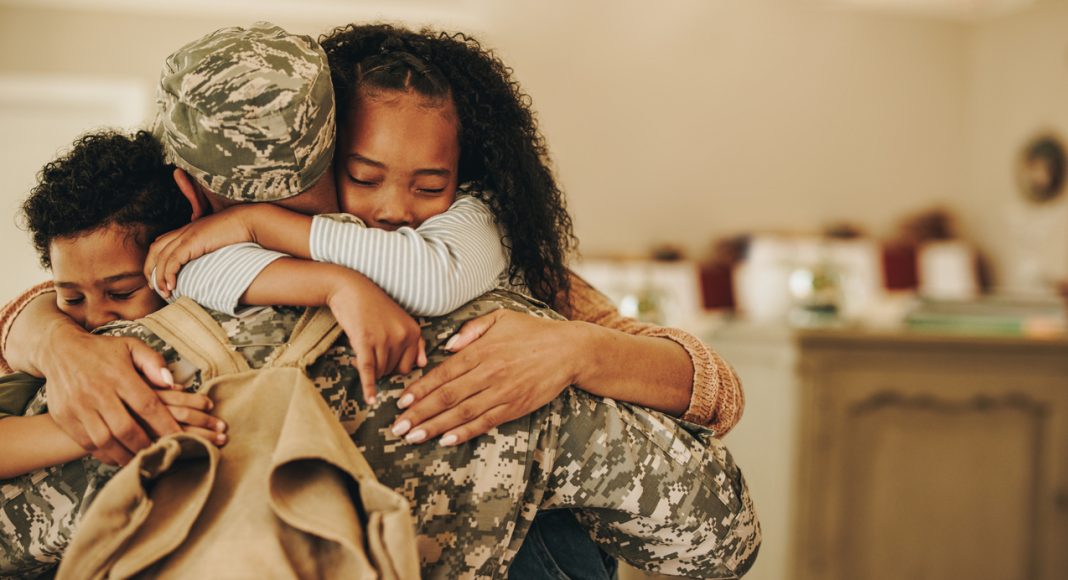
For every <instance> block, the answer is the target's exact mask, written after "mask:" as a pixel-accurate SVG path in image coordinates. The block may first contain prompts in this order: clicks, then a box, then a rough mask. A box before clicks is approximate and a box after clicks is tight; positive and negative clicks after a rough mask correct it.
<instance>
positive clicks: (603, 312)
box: [571, 274, 745, 436]
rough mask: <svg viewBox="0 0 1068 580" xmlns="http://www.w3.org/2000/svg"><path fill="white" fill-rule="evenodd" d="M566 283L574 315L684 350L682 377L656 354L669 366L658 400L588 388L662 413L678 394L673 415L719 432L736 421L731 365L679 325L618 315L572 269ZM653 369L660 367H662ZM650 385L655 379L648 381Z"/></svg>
mask: <svg viewBox="0 0 1068 580" xmlns="http://www.w3.org/2000/svg"><path fill="white" fill-rule="evenodd" d="M571 287H572V292H571V309H572V313H571V315H572V317H573V318H574V319H575V320H582V321H586V322H590V323H593V324H596V325H598V326H602V327H605V328H610V329H613V330H617V331H620V332H623V333H626V334H627V335H630V336H633V337H644V338H650V339H656V340H657V341H658V342H659V343H661V345H662V346H663V344H664V343H667V344H672V343H674V346H676V347H677V348H679V349H681V350H682V351H684V352H685V355H686V358H687V359H688V362H689V364H688V365H687V366H688V367H689V369H690V373H691V374H690V375H689V376H688V377H683V376H682V375H680V374H678V373H680V372H681V371H682V369H683V366H684V365H683V364H682V363H681V361H679V360H678V359H669V358H666V357H665V358H658V359H656V360H657V364H664V363H667V364H670V365H671V366H670V369H671V374H670V375H668V374H666V373H665V376H664V378H663V379H662V385H661V386H662V388H663V390H661V391H660V393H659V394H658V396H659V397H661V399H660V401H661V402H660V403H655V404H646V403H644V402H641V401H638V400H634V399H632V398H630V396H629V395H627V393H626V392H625V391H622V389H620V390H619V391H615V392H597V391H593V390H591V392H594V393H595V394H599V395H601V396H605V397H608V398H612V399H616V400H620V401H627V402H631V403H638V404H640V405H642V406H646V407H649V408H651V409H656V410H658V411H664V412H671V411H670V410H669V409H668V408H667V407H668V405H671V404H678V403H679V402H680V400H679V399H678V398H677V397H685V398H686V403H685V411H684V412H680V413H674V414H677V415H681V416H682V418H683V419H685V420H687V421H690V422H691V423H697V424H699V425H705V426H707V427H709V428H710V429H713V430H714V431H715V432H716V434H717V435H720V436H722V435H724V434H725V433H727V432H728V431H730V430H731V429H732V428H733V427H734V426H735V425H736V424H738V421H739V420H740V419H741V416H742V410H743V408H744V406H745V396H744V393H743V391H742V384H741V379H740V378H739V377H738V373H737V372H735V370H734V368H733V367H731V365H730V364H728V363H727V361H725V360H723V358H722V357H720V356H719V355H718V354H716V353H715V352H714V351H713V350H712V349H711V348H709V347H708V345H706V344H705V343H703V342H702V341H701V340H700V339H698V338H697V337H695V336H693V335H692V334H690V333H688V332H686V331H684V330H680V329H678V328H669V327H664V326H657V325H655V324H649V323H646V322H639V321H637V320H634V319H633V318H628V317H626V316H623V315H622V314H620V313H619V310H618V309H617V308H616V306H615V304H613V303H612V301H611V300H609V299H608V297H607V296H605V295H604V294H601V293H600V292H599V291H597V289H595V288H593V287H592V286H590V284H589V283H588V282H586V281H585V280H583V279H582V278H579V277H578V276H576V275H574V274H572V276H571ZM652 352H653V351H651V350H650V351H649V353H652ZM676 352H677V351H676ZM657 370H658V371H665V370H667V368H666V367H665V368H658V369H657ZM669 376H670V381H669ZM652 384H655V383H649V385H652ZM583 386H584V387H585V385H583ZM610 388H611V389H614V388H615V387H610ZM587 390H590V389H587Z"/></svg>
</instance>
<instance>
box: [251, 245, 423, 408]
mask: <svg viewBox="0 0 1068 580" xmlns="http://www.w3.org/2000/svg"><path fill="white" fill-rule="evenodd" d="M241 302H242V303H244V304H250V305H262V306H270V305H276V304H282V305H287V306H327V307H329V308H330V310H331V311H332V312H333V313H334V317H335V318H336V319H337V321H338V324H339V325H340V326H341V328H342V329H343V330H344V331H345V334H346V335H347V336H348V339H349V343H350V344H351V346H352V350H353V352H355V354H356V371H357V372H358V373H359V375H360V383H361V386H362V388H363V395H364V400H365V401H368V402H373V401H374V398H375V390H376V386H375V384H376V382H377V380H378V379H379V378H380V377H382V376H385V375H387V374H390V373H392V372H394V371H396V372H399V373H402V374H407V373H409V372H411V371H412V369H413V368H415V367H417V366H418V367H421V366H424V365H425V364H426V352H425V347H424V343H423V339H422V335H421V333H420V329H419V324H418V323H417V322H416V321H415V320H414V319H413V318H412V317H411V316H410V315H409V314H408V313H407V312H405V311H404V310H403V309H402V308H401V307H400V306H398V305H397V303H396V302H394V301H393V299H391V298H390V297H389V296H388V295H386V294H385V293H384V292H383V291H382V289H381V288H379V287H378V286H376V285H375V284H374V282H372V281H371V280H369V279H368V278H367V277H366V276H364V275H363V274H360V273H359V272H356V271H354V270H349V269H348V268H344V267H342V266H337V265H334V264H323V263H321V262H311V261H308V260H298V259H294V258H283V259H281V260H277V261H275V262H273V263H271V264H270V265H269V266H267V267H266V268H264V269H263V272H262V273H261V274H260V275H259V276H258V277H257V278H256V281H255V282H254V283H253V284H252V285H251V286H250V287H249V289H248V291H247V292H246V293H245V294H244V296H243V297H242V299H241Z"/></svg>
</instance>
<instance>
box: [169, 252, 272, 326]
mask: <svg viewBox="0 0 1068 580" xmlns="http://www.w3.org/2000/svg"><path fill="white" fill-rule="evenodd" d="M283 257H286V254H283V253H280V252H275V251H273V250H268V249H265V248H263V247H262V246H260V245H258V244H253V243H251V242H244V243H240V244H234V245H231V246H225V247H222V248H219V249H218V250H215V251H214V252H209V253H207V254H204V255H203V256H201V257H199V258H197V259H195V260H192V261H190V262H189V263H188V264H186V265H185V266H183V267H182V269H181V270H180V271H179V272H178V287H177V288H176V289H175V290H174V292H172V293H171V298H170V299H169V300H170V301H171V302H173V301H175V300H177V299H179V298H181V297H182V296H188V297H190V298H192V299H193V300H195V301H196V302H197V303H198V304H200V305H201V306H204V307H205V308H211V309H212V310H218V311H219V312H225V313H227V314H231V315H234V314H236V313H235V310H237V304H238V301H239V300H240V299H241V296H242V295H243V294H244V293H245V291H246V290H248V287H249V286H251V285H252V281H253V280H255V279H256V276H259V275H260V272H262V271H263V269H264V268H266V267H267V265H268V264H270V263H271V262H273V261H275V260H277V259H278V258H283Z"/></svg>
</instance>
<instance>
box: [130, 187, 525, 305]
mask: <svg viewBox="0 0 1068 580" xmlns="http://www.w3.org/2000/svg"><path fill="white" fill-rule="evenodd" d="M353 219H354V218H352V217H351V216H342V215H329V216H316V217H315V218H314V219H313V218H310V217H308V216H304V215H301V214H297V213H294V212H290V211H287V210H285V209H283V208H280V207H277V206H272V205H270V204H256V205H244V206H236V207H232V208H229V209H227V210H224V211H222V212H220V213H218V214H215V215H213V216H208V217H205V218H201V219H200V220H197V221H196V222H194V223H193V224H190V225H189V226H186V227H185V228H183V229H182V230H180V231H178V232H175V233H174V234H167V235H165V236H163V237H161V238H160V241H157V242H156V243H154V244H153V246H152V247H153V249H152V251H151V252H150V253H149V258H148V259H147V260H146V274H149V279H150V280H152V278H153V277H152V276H151V270H152V269H153V267H155V268H156V270H157V275H158V278H159V279H157V280H154V282H158V283H159V285H165V284H166V282H165V281H166V280H168V279H170V278H171V276H172V274H171V273H172V272H177V267H178V266H179V265H181V264H182V263H184V262H185V261H186V259H187V258H188V257H189V256H199V257H198V258H196V259H194V260H193V261H191V262H189V263H188V264H186V265H185V267H183V268H182V269H181V271H180V272H177V278H176V280H177V281H176V288H174V289H173V296H172V297H171V298H172V299H173V298H177V297H178V296H189V297H190V298H192V299H193V300H196V301H197V302H199V303H200V304H202V305H204V306H207V307H209V308H212V309H214V310H219V311H221V312H226V313H229V314H233V312H234V310H235V309H236V308H237V305H238V303H239V301H240V297H241V296H242V295H243V294H244V293H245V292H246V291H247V290H248V289H249V288H250V286H251V284H252V281H253V280H254V279H256V276H258V275H259V273H260V272H261V271H263V269H264V268H265V267H266V266H267V265H268V264H270V263H271V262H273V261H274V260H276V259H278V258H279V257H281V256H282V255H283V254H280V253H278V252H282V253H284V254H288V255H290V256H293V257H296V258H309V257H310V258H312V259H315V260H316V261H320V262H328V263H331V264H337V265H339V266H344V267H346V268H350V269H353V270H356V271H357V272H360V273H361V274H363V275H365V276H367V277H368V278H370V279H371V281H373V282H374V283H375V284H377V285H378V286H379V287H381V288H382V289H383V290H384V291H385V292H386V294H388V295H389V296H390V297H392V298H393V299H394V300H396V301H397V303H398V304H400V305H401V306H403V307H404V308H405V309H406V310H408V311H409V312H411V313H412V314H415V315H417V316H440V315H443V314H447V313H449V312H452V311H453V310H455V309H456V308H459V307H460V306H462V305H463V304H466V303H467V302H468V301H470V300H471V299H473V298H475V297H477V296H480V295H482V294H484V293H485V292H487V291H489V290H491V289H493V288H495V287H496V286H497V283H498V280H499V278H500V276H501V274H502V273H503V272H504V270H505V269H506V268H507V266H508V259H507V256H506V253H505V250H504V246H503V243H502V241H501V236H500V233H499V230H498V228H497V226H496V224H495V223H494V220H493V214H492V212H491V211H490V209H489V207H487V206H486V204H485V203H484V202H483V201H481V200H479V199H477V198H474V197H470V196H462V197H461V198H460V199H458V200H456V202H454V203H453V205H452V206H451V207H450V208H449V210H448V211H446V212H444V213H442V214H439V215H436V216H434V217H432V218H430V219H428V220H427V221H426V222H424V223H423V224H422V225H421V226H420V227H419V228H417V229H412V228H400V229H399V230H396V231H392V232H390V231H386V230H378V229H369V228H366V227H364V226H363V225H362V224H361V223H358V220H357V221H355V222H354V221H352V220H353ZM237 240H254V241H255V242H256V243H255V244H253V243H251V242H246V243H241V244H236V245H235V246H228V247H224V248H222V249H218V250H215V251H212V252H210V253H207V254H203V250H208V251H210V250H211V249H214V248H218V247H219V244H220V242H221V241H225V242H226V243H232V242H235V241H237ZM161 242H162V243H161ZM257 244H259V245H257ZM261 246H262V247H261ZM265 248H270V250H268V249H265ZM271 250H276V251H271ZM286 298H287V300H285V301H282V302H276V303H275V304H292V300H293V299H294V298H298V297H295V296H287V297H286Z"/></svg>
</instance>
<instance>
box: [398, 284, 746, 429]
mask: <svg viewBox="0 0 1068 580" xmlns="http://www.w3.org/2000/svg"><path fill="white" fill-rule="evenodd" d="M572 285H573V290H572V304H571V305H572V315H573V316H577V317H580V318H585V319H588V320H590V321H591V322H584V321H579V320H576V321H558V320H546V319H540V318H534V317H529V316H524V315H522V314H519V313H515V312H511V311H497V312H493V313H490V314H488V315H486V316H483V317H481V318H478V319H475V320H472V321H470V322H468V323H467V324H466V325H464V327H463V328H462V329H461V330H460V332H459V333H458V334H457V336H456V337H454V340H450V342H449V343H448V344H447V345H446V348H449V350H453V351H454V352H457V354H456V355H455V356H453V357H450V358H449V359H448V360H446V361H445V362H444V363H442V364H441V365H439V366H437V367H435V368H434V369H432V370H431V371H429V372H428V373H427V374H426V375H425V376H424V377H422V378H421V379H419V380H418V381H416V382H415V383H413V384H411V385H409V387H408V388H407V389H405V392H404V393H403V394H402V396H401V397H400V399H399V401H398V404H399V405H400V406H401V407H402V408H407V410H406V411H405V412H404V413H402V414H401V415H400V416H399V417H398V418H397V421H396V423H395V424H394V433H396V434H398V435H402V434H406V436H407V438H408V440H409V441H410V442H419V441H423V440H426V439H430V438H432V437H435V436H437V435H441V434H443V437H442V443H443V444H455V443H461V442H463V441H466V440H467V439H470V438H471V437H474V436H477V435H480V434H482V433H485V432H486V431H488V430H489V429H491V428H493V427H494V426H496V425H499V424H501V423H504V422H506V421H510V420H512V419H515V418H518V417H522V416H524V415H526V414H528V413H530V412H532V411H533V410H534V409H537V408H539V407H540V406H542V405H544V404H546V403H547V402H548V401H551V400H552V399H553V398H555V397H556V396H557V395H558V394H559V393H560V392H561V391H562V390H563V389H565V388H567V386H569V385H572V384H573V385H576V386H578V387H580V388H582V389H584V390H587V391H590V392H593V393H595V394H598V395H601V396H604V397H608V398H613V399H616V400H620V401H626V402H631V403H636V404H639V405H642V406H648V407H649V408H652V409H656V410H659V411H663V412H666V413H672V414H675V415H679V414H684V417H685V418H687V419H688V420H691V421H693V420H695V419H697V420H700V422H701V423H703V424H706V425H708V426H710V427H711V428H713V429H714V430H716V432H717V434H723V433H725V432H726V431H727V430H728V429H729V428H730V427H732V426H733V425H734V423H735V422H737V419H738V416H739V415H740V411H741V405H742V394H741V384H740V382H739V381H738V379H737V375H735V373H734V371H733V369H731V368H730V366H729V365H727V364H726V363H725V362H724V361H723V360H722V359H720V358H719V357H718V356H715V355H714V354H713V353H712V352H711V351H710V350H709V349H708V348H707V347H705V346H704V345H703V344H701V343H700V341H698V340H697V339H696V338H694V337H692V336H690V335H688V334H686V333H684V332H682V331H679V330H677V329H668V328H661V327H656V326H652V325H645V324H641V323H638V322H636V321H630V320H629V319H626V318H623V317H621V316H619V314H618V312H615V308H614V307H611V306H605V305H610V304H611V303H610V302H609V301H608V299H607V298H605V297H604V296H603V295H601V294H600V293H597V292H596V290H593V288H591V287H590V286H589V284H587V283H586V282H585V281H583V280H581V279H579V278H577V277H573V278H572ZM592 322H599V323H601V324H607V325H612V326H615V327H618V328H619V330H616V329H614V328H608V327H605V326H599V325H595V324H593V323H592ZM546 361H552V363H551V364H546ZM709 401H711V402H712V403H711V404H709ZM704 417H707V419H705V420H701V419H702V418H704Z"/></svg>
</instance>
